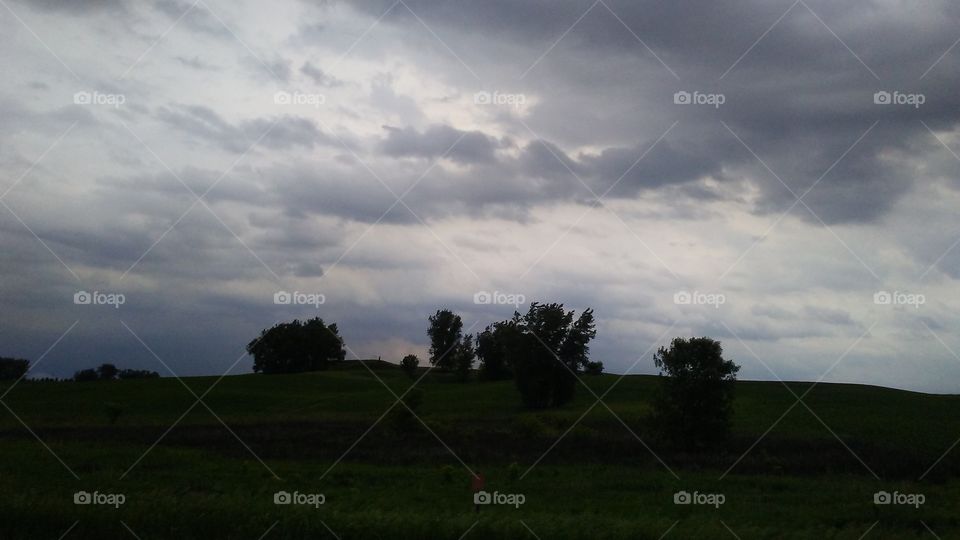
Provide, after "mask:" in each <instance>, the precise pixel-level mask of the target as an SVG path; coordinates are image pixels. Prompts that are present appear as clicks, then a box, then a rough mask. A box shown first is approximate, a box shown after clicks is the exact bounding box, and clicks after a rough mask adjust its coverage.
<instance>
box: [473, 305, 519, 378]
mask: <svg viewBox="0 0 960 540" xmlns="http://www.w3.org/2000/svg"><path fill="white" fill-rule="evenodd" d="M516 335H517V326H516V325H515V324H512V321H509V320H507V321H501V322H498V323H494V324H492V325H490V326H488V327H487V328H486V329H484V331H483V332H480V333H479V334H477V339H476V342H477V358H479V359H480V377H481V378H483V379H485V380H488V381H497V380H501V379H509V378H510V377H511V376H512V370H511V368H510V365H509V362H508V354H507V349H508V347H511V346H513V344H515V342H516Z"/></svg>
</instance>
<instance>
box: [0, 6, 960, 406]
mask: <svg viewBox="0 0 960 540" xmlns="http://www.w3.org/2000/svg"><path fill="white" fill-rule="evenodd" d="M0 4H2V8H0V51H2V52H0V62H2V64H0V68H2V72H3V74H4V75H3V77H2V80H0V98H2V99H0V172H2V174H0V178H2V182H0V203H2V204H0V250H2V251H0V252H2V256H0V276H2V277H0V301H2V306H3V308H2V311H0V355H3V356H19V357H25V358H29V359H31V360H38V359H40V361H39V363H38V364H37V365H35V366H34V374H35V375H43V374H49V375H55V376H69V375H71V374H72V373H73V372H74V371H75V370H77V369H80V368H84V367H90V366H93V365H96V364H98V363H100V362H114V363H116V364H118V365H119V366H120V367H131V368H142V369H153V370H156V371H159V372H161V374H164V375H169V374H170V371H168V369H169V370H172V371H173V372H175V373H177V374H178V375H195V374H212V375H219V374H222V373H224V372H227V371H228V370H230V373H243V372H248V371H249V370H250V366H251V361H250V359H249V358H247V357H245V356H244V355H243V348H244V346H245V344H246V343H247V342H248V341H249V340H251V339H252V338H254V337H255V336H256V335H257V334H258V333H259V331H260V330H261V329H262V328H265V327H269V326H271V325H272V324H274V323H276V322H278V321H281V320H289V319H292V318H295V317H299V318H305V317H311V316H320V317H322V318H324V319H325V320H327V321H333V322H337V323H338V324H339V325H340V327H341V332H342V334H343V336H344V337H345V339H346V343H347V346H348V347H349V350H350V354H348V356H351V357H352V356H353V355H354V354H356V355H359V356H361V357H376V356H382V357H383V358H384V359H386V360H391V361H397V360H399V358H401V357H402V356H403V355H404V354H406V353H410V352H413V353H418V354H420V355H421V357H424V356H425V353H426V346H427V338H426V333H425V329H426V318H427V316H428V315H429V314H431V313H432V312H433V311H435V310H436V309H438V308H441V307H447V308H450V309H453V310H455V311H457V312H458V313H460V314H461V315H462V316H463V319H464V325H465V328H469V329H472V330H473V331H478V330H480V329H482V328H483V327H484V326H486V325H487V324H489V323H491V322H493V321H496V320H501V319H505V318H508V317H509V316H510V315H512V312H513V310H514V306H512V305H507V304H508V303H509V302H513V301H516V300H519V301H523V302H526V303H529V302H530V301H535V300H539V301H556V302H562V303H564V304H565V305H566V306H567V307H568V308H571V309H576V310H577V311H578V312H579V311H580V310H582V309H584V308H587V307H593V308H594V309H595V311H596V316H597V331H598V333H597V338H596V341H595V342H594V343H593V346H592V357H593V359H595V360H602V361H603V362H604V364H605V366H606V369H607V371H610V372H615V373H623V372H625V371H627V370H630V372H631V373H653V372H654V368H653V362H652V360H651V355H652V352H653V350H652V348H655V347H657V346H660V345H664V344H666V343H667V342H668V341H669V339H670V338H672V337H674V336H690V335H708V336H712V337H715V338H717V339H720V340H722V342H723V345H724V348H725V350H726V353H727V355H728V356H729V357H731V358H733V359H734V360H735V361H737V362H738V363H740V364H741V365H742V366H743V369H742V371H741V373H740V376H741V378H744V379H777V378H783V379H788V380H789V379H794V380H796V379H801V380H820V379H822V380H825V381H843V382H860V383H867V384H879V385H885V386H894V387H899V388H907V389H914V390H921V391H929V392H958V391H960V384H958V383H960V358H958V357H957V355H956V354H955V353H954V352H953V351H960V336H958V335H957V328H958V322H960V317H958V312H957V307H958V302H960V292H958V289H957V287H956V285H957V280H958V279H960V246H958V245H957V243H958V241H960V221H958V219H957V210H956V209H957V208H958V207H960V176H958V174H957V173H958V170H960V158H958V156H957V153H960V140H958V134H957V132H956V129H957V123H958V120H960V94H958V92H957V88H958V87H960V80H958V75H960V46H956V47H955V45H957V40H958V39H960V24H958V23H960V6H958V5H956V4H952V3H950V2H945V1H944V2H939V1H931V2H924V3H923V5H922V7H918V6H917V5H915V4H914V3H908V2H900V1H892V0H874V1H866V2H858V3H856V4H855V5H854V4H853V3H838V2H831V1H826V0H824V1H821V0H806V1H799V0H798V1H796V2H793V1H791V0H787V1H780V0H777V1H773V0H765V1H754V0H745V1H737V2H716V1H714V0H690V1H686V2H665V1H657V2H637V1H631V0H623V1H620V0H598V1H596V2H594V3H591V2H590V1H589V0H587V1H563V2H560V1H555V0H535V1H526V2H514V1H506V0H491V1H484V2H474V1H466V0H464V1H459V2H434V1H428V0H402V1H400V0H398V1H396V2H394V1H392V0H374V1H351V2H334V1H316V2H307V1H296V0H295V1H291V2H252V1H233V2H226V1H223V0H199V1H198V2H196V3H193V2H191V1H190V0H160V1H156V2H122V1H119V0H118V1H112V0H101V1H90V2H83V3H81V2H68V1H58V0H43V1H39V0H34V1H30V2H26V1H24V2H21V1H17V0H3V2H0ZM81 291H85V292H88V293H94V292H97V293H99V294H98V295H94V296H91V297H90V298H92V301H91V302H90V303H84V299H83V297H82V295H81V297H80V298H79V299H77V298H76V296H77V294H78V293H81ZM281 291H286V292H289V293H293V292H299V293H302V294H300V295H297V296H295V297H294V300H293V302H292V303H291V304H283V303H279V304H278V303H276V302H275V294H277V293H279V292H281ZM484 292H486V293H494V292H498V293H499V294H496V295H493V294H491V295H489V296H487V298H490V299H492V301H491V302H490V303H484V302H485V298H484V295H483V294H482V293H484ZM478 293H480V294H479V296H478ZM310 294H313V295H314V297H313V298H310V297H308V296H307V295H310ZM111 295H114V296H111ZM116 295H122V297H120V296H116ZM319 295H322V297H321V296H319ZM121 298H122V302H123V303H122V305H119V307H117V306H116V305H111V304H110V303H109V302H112V301H116V302H114V303H115V304H116V303H118V302H119V301H120V300H121ZM317 299H322V300H323V303H322V304H318V305H303V304H297V302H302V301H309V300H317ZM477 300H479V303H478V302H477ZM101 302H107V303H106V304H104V303H101ZM519 309H520V310H521V311H525V309H526V304H522V305H520V307H519Z"/></svg>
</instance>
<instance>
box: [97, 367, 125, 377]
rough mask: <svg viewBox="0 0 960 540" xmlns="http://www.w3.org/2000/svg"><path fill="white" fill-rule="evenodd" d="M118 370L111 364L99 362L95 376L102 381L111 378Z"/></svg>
mask: <svg viewBox="0 0 960 540" xmlns="http://www.w3.org/2000/svg"><path fill="white" fill-rule="evenodd" d="M119 372H120V370H119V369H117V366H115V365H113V364H100V367H98V368H97V376H98V377H100V380H103V381H111V380H113V379H114V378H116V376H117V373H119Z"/></svg>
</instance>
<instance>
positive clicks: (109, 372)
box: [73, 364, 160, 382]
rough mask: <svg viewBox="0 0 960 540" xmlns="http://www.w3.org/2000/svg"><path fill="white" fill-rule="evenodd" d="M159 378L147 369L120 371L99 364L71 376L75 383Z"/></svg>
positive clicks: (157, 374) (115, 367)
mask: <svg viewBox="0 0 960 540" xmlns="http://www.w3.org/2000/svg"><path fill="white" fill-rule="evenodd" d="M158 377H160V374H159V373H157V372H156V371H150V370H147V369H120V368H118V367H117V366H115V365H113V364H100V366H99V367H97V368H95V369H94V368H89V369H81V370H80V371H78V372H76V373H74V374H73V380H74V381H77V382H89V381H112V380H114V379H155V378H158Z"/></svg>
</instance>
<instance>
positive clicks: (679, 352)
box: [653, 337, 740, 447]
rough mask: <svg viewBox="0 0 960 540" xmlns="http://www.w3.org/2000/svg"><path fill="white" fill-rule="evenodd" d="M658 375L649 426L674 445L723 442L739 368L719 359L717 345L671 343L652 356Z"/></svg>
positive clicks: (720, 353) (684, 341)
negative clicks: (662, 376) (659, 381)
mask: <svg viewBox="0 0 960 540" xmlns="http://www.w3.org/2000/svg"><path fill="white" fill-rule="evenodd" d="M653 361H654V364H655V365H656V366H657V368H659V369H660V370H661V373H660V374H661V375H666V377H664V378H663V379H662V383H661V388H660V393H659V395H658V396H657V398H656V399H655V401H654V421H655V423H656V425H657V426H658V427H659V428H660V430H661V432H662V433H663V434H664V435H666V436H667V437H668V438H670V439H672V440H673V441H674V442H677V443H679V444H683V445H685V446H690V447H699V446H703V445H705V444H709V443H715V442H718V441H721V440H723V439H724V438H725V437H726V436H727V434H728V433H729V430H730V416H731V413H732V411H733V392H734V381H735V380H736V378H737V372H738V371H740V366H738V365H737V364H735V363H734V362H733V361H732V360H724V358H723V347H722V346H721V345H720V342H719V341H716V340H713V339H710V338H708V337H699V338H690V339H684V338H675V339H674V340H673V341H672V342H671V343H670V348H669V349H666V348H664V347H660V349H659V350H658V351H657V352H656V354H654V356H653Z"/></svg>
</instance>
